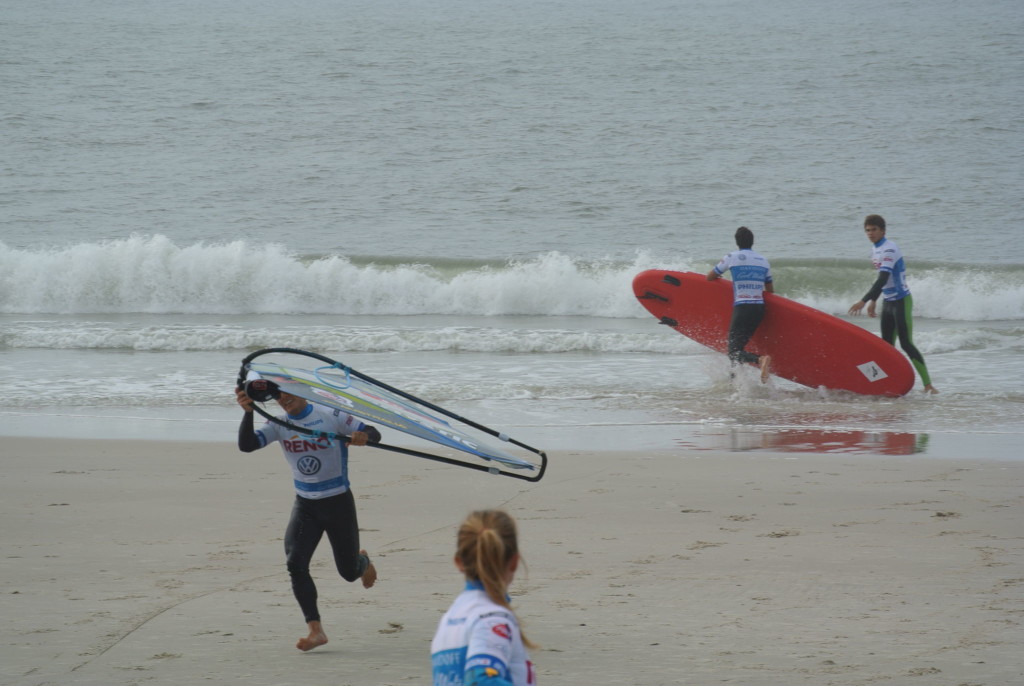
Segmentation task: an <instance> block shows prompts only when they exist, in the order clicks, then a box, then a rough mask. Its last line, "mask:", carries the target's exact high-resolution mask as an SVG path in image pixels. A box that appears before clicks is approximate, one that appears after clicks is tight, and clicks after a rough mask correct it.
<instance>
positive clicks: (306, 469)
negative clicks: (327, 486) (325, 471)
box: [295, 455, 320, 476]
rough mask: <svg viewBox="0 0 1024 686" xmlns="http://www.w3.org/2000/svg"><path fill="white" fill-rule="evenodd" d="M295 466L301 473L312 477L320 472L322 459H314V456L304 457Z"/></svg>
mask: <svg viewBox="0 0 1024 686" xmlns="http://www.w3.org/2000/svg"><path fill="white" fill-rule="evenodd" d="M295 466H296V467H298V468H299V471H300V472H302V473H303V474H305V475H306V476H312V475H313V474H316V473H317V472H319V471H320V459H319V458H316V457H313V456H312V455H303V456H302V457H300V458H299V461H298V462H296V463H295Z"/></svg>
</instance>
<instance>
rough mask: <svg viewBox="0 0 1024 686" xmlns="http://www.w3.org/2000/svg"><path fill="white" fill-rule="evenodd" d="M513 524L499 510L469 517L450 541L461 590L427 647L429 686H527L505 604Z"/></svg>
mask: <svg viewBox="0 0 1024 686" xmlns="http://www.w3.org/2000/svg"><path fill="white" fill-rule="evenodd" d="M520 560H521V558H520V555H519V543H518V536H517V532H516V523H515V520H513V519H512V517H511V516H509V514H508V513H507V512H504V511H502V510H478V511H476V512H471V513H470V514H469V516H468V517H466V519H465V521H464V522H463V523H462V526H460V527H459V532H458V536H457V538H456V549H455V566H456V567H457V568H458V569H459V571H460V572H462V574H463V576H465V578H466V586H465V589H464V590H463V591H462V593H461V594H460V595H459V596H458V597H457V598H456V599H455V602H453V603H452V605H451V607H450V608H449V609H448V612H446V613H445V615H444V617H442V618H441V621H440V623H439V624H438V627H437V632H436V633H435V635H434V640H433V642H432V643H431V647H430V652H431V657H432V662H433V675H434V682H433V683H434V686H532V685H533V684H536V679H535V676H534V673H533V665H532V663H531V662H530V661H529V657H528V656H527V653H526V648H527V647H532V644H531V643H530V642H529V641H528V640H527V639H526V638H525V637H524V636H523V633H522V631H521V630H520V628H519V619H518V618H517V617H516V614H515V612H513V610H512V608H511V606H510V605H509V598H508V588H509V585H511V583H512V578H513V577H514V576H515V573H516V570H517V569H518V567H519V563H520Z"/></svg>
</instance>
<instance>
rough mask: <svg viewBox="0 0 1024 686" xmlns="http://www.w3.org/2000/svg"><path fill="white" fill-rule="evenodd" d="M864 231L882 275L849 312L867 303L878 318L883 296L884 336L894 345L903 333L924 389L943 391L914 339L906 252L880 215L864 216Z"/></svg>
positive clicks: (903, 345)
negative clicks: (878, 304) (935, 383)
mask: <svg viewBox="0 0 1024 686" xmlns="http://www.w3.org/2000/svg"><path fill="white" fill-rule="evenodd" d="M864 233H865V234H866V235H867V237H868V240H869V241H871V244H872V245H873V246H874V247H873V248H872V251H871V262H872V263H873V264H874V265H875V269H877V270H878V278H877V279H876V280H875V283H874V284H873V285H872V286H871V289H870V290H869V291H868V292H867V293H866V294H865V295H864V297H863V298H861V299H860V300H858V301H857V302H855V303H854V304H853V305H851V306H850V311H849V314H860V311H861V310H862V309H863V308H864V305H867V306H868V316H869V317H874V316H875V301H876V300H878V296H879V295H881V296H883V298H884V299H883V302H882V338H883V339H885V341H886V342H888V343H889V344H890V345H895V344H896V337H897V336H899V339H900V347H901V348H903V352H905V353H906V354H907V356H908V357H910V361H911V363H912V364H913V365H914V369H916V370H917V373H918V375H919V376H920V377H921V381H922V382H923V383H924V390H925V391H926V392H928V393H938V392H939V391H938V390H937V389H936V388H935V387H934V386H932V380H931V376H930V375H929V374H928V367H927V366H926V365H925V363H924V356H923V355H921V351H919V350H918V349H917V347H916V346H915V345H914V342H913V341H912V340H911V333H912V331H913V322H912V321H911V314H912V312H913V308H914V299H913V298H912V297H911V295H910V287H909V286H907V267H906V264H905V263H904V261H903V253H902V252H901V251H900V248H899V246H898V245H896V244H895V243H894V242H893V241H891V240H889V239H888V238H886V237H885V219H883V218H882V217H881V216H880V215H877V214H869V215H868V216H867V217H865V218H864Z"/></svg>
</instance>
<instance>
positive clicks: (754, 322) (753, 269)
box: [707, 226, 775, 383]
mask: <svg viewBox="0 0 1024 686" xmlns="http://www.w3.org/2000/svg"><path fill="white" fill-rule="evenodd" d="M736 247H737V248H739V250H734V251H733V252H731V253H729V254H728V255H726V256H725V257H723V258H722V261H721V262H719V263H718V264H717V265H715V267H714V268H713V269H712V270H711V271H709V272H708V274H707V279H708V281H714V280H715V279H720V278H721V277H722V276H723V275H724V274H725V272H727V271H728V272H729V275H730V277H731V278H732V293H733V306H732V320H731V321H730V322H729V342H728V346H729V347H728V354H729V359H730V360H731V361H732V362H733V364H737V363H741V364H752V365H756V366H758V367H760V369H761V383H767V382H768V375H769V374H770V371H771V370H770V365H771V357H770V356H768V355H755V354H754V353H750V352H747V351H746V350H745V348H746V346H747V343H749V342H750V339H751V338H752V337H753V335H754V332H756V331H757V327H758V326H759V325H760V324H761V320H762V319H764V312H765V304H764V294H765V292H768V293H774V292H775V287H774V286H773V285H772V270H771V266H770V265H769V264H768V260H767V259H766V258H765V257H764V255H761V254H760V253H756V252H754V250H753V247H754V232H753V231H751V230H750V229H748V228H747V227H745V226H741V227H740V228H738V229H736Z"/></svg>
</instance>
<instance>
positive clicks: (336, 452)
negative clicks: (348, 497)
mask: <svg viewBox="0 0 1024 686" xmlns="http://www.w3.org/2000/svg"><path fill="white" fill-rule="evenodd" d="M287 421H289V422H290V423H292V424H295V425H296V426H302V427H305V428H308V429H313V430H314V431H323V432H324V433H333V434H343V435H346V436H348V435H351V433H352V432H353V431H360V430H362V429H363V426H364V425H363V423H362V422H361V421H359V419H358V418H356V417H353V416H352V415H350V414H348V413H347V412H342V411H341V410H333V409H331V408H328V407H323V406H322V405H315V404H313V403H308V404H307V405H306V409H305V410H304V411H303V412H302V414H301V415H300V416H298V417H293V416H291V415H288V417H287ZM256 436H257V438H259V440H260V447H261V448H262V447H264V446H266V445H269V444H270V443H273V442H274V441H280V442H281V448H282V449H283V450H284V456H285V459H287V460H288V464H289V465H291V468H292V478H293V479H294V480H295V492H296V493H298V494H299V495H300V496H302V497H303V498H309V499H311V500H318V499H320V498H328V497H330V496H332V495H338V494H339V493H344V492H345V491H347V490H348V486H349V483H348V443H346V442H342V441H338V440H331V439H329V438H317V437H315V436H310V435H309V434H304V433H299V432H298V431H294V430H292V429H288V428H285V427H283V426H281V425H280V424H274V423H273V422H267V423H266V424H264V425H263V426H261V427H260V428H259V429H258V430H257V431H256Z"/></svg>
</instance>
